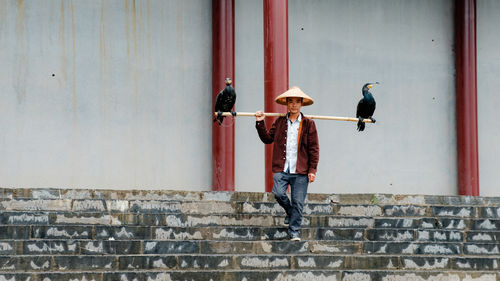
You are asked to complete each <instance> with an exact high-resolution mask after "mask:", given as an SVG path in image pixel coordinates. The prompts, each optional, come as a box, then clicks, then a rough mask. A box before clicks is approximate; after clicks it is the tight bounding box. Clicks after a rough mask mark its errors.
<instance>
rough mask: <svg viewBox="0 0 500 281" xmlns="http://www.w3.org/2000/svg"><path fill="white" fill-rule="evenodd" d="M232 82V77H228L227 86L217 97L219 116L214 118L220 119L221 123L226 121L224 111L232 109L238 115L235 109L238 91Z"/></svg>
mask: <svg viewBox="0 0 500 281" xmlns="http://www.w3.org/2000/svg"><path fill="white" fill-rule="evenodd" d="M232 83H233V81H232V80H231V78H226V87H225V88H224V90H222V91H221V92H220V93H219V94H218V95H217V99H216V100H215V112H217V117H215V118H214V122H215V121H217V120H219V125H222V121H224V116H222V112H228V111H230V112H231V114H232V115H233V116H236V112H234V111H233V106H234V103H235V102H236V91H235V90H234V88H233V86H231V84H232Z"/></svg>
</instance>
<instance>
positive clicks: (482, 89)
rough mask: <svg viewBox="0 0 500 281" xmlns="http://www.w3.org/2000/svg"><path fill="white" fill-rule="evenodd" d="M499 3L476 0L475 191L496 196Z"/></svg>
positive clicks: (498, 176)
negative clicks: (477, 133) (476, 153)
mask: <svg viewBox="0 0 500 281" xmlns="http://www.w3.org/2000/svg"><path fill="white" fill-rule="evenodd" d="M499 14H500V2H499V1H496V0H482V1H477V15H476V16H477V91H478V97H477V101H478V123H479V124H478V131H479V140H478V141H479V188H480V190H479V192H480V194H481V195H483V196H498V195H500V188H499V186H500V185H499V183H500V173H498V169H499V167H500V162H499V161H500V160H499V159H500V146H499V143H500V130H499V126H498V121H497V119H498V108H497V105H498V104H500V95H499V94H498V93H499V90H498V88H499V84H500V53H499V52H498V50H500V38H499V37H498V36H496V35H495V33H496V32H497V29H498V27H499V26H500V17H499V16H498V15H499Z"/></svg>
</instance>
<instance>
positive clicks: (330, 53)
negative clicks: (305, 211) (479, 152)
mask: <svg viewBox="0 0 500 281" xmlns="http://www.w3.org/2000/svg"><path fill="white" fill-rule="evenodd" d="M289 3H290V6H289V33H290V42H289V45H290V46H289V48H290V85H298V86H300V87H302V89H303V90H304V91H305V92H306V93H309V94H311V95H312V96H313V97H314V98H315V99H316V100H317V103H316V104H314V105H312V106H311V107H310V108H305V109H304V112H306V113H311V114H320V115H337V116H354V115H355V112H356V105H357V102H358V101H359V99H360V98H361V87H362V85H363V84H364V83H365V82H374V81H379V82H380V83H381V85H380V86H378V87H375V88H374V89H373V91H372V93H373V94H374V96H375V98H376V101H377V109H376V111H375V115H374V118H375V119H377V120H378V122H377V123H376V124H375V125H367V129H366V130H365V131H364V132H357V131H356V124H355V123H350V122H334V121H316V124H317V126H318V130H319V136H320V151H321V156H320V164H319V168H318V175H317V183H314V184H312V185H311V186H310V190H311V191H314V192H382V193H423V194H456V192H457V191H456V133H455V86H454V83H455V82H454V73H455V70H454V69H455V66H454V53H453V38H454V37H453V11H454V7H453V1H451V0H447V1H317V0H315V1H312V0H311V1H302V0H300V1H299V0H293V1H290V2H289Z"/></svg>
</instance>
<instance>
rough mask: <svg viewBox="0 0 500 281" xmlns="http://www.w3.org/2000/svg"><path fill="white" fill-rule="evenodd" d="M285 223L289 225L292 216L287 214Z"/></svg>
mask: <svg viewBox="0 0 500 281" xmlns="http://www.w3.org/2000/svg"><path fill="white" fill-rule="evenodd" d="M283 223H284V224H286V225H288V224H289V223H290V216H286V217H285V221H284V222H283Z"/></svg>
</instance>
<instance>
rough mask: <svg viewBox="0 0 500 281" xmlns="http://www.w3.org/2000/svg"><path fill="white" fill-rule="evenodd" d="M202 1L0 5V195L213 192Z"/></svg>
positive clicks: (206, 6)
mask: <svg viewBox="0 0 500 281" xmlns="http://www.w3.org/2000/svg"><path fill="white" fill-rule="evenodd" d="M211 22H212V15H211V1H205V0H190V1H131V0H130V1H118V0H113V1H104V0H103V1H70V0H65V1H56V0H47V1H9V0H0V50H2V51H1V52H0V62H1V64H0V85H1V86H0V89H1V90H0V155H1V156H0V179H1V180H0V185H1V186H4V187H72V188H124V189H125V188H160V189H162V188H165V189H167V188H169V189H173V188H175V189H202V190H208V189H210V188H211V186H210V183H211V176H212V175H211V168H210V167H211V123H210V121H209V119H210V116H211V115H210V112H211V77H212V75H211V72H212V62H211V54H212V52H211V50H212V33H211Z"/></svg>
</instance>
